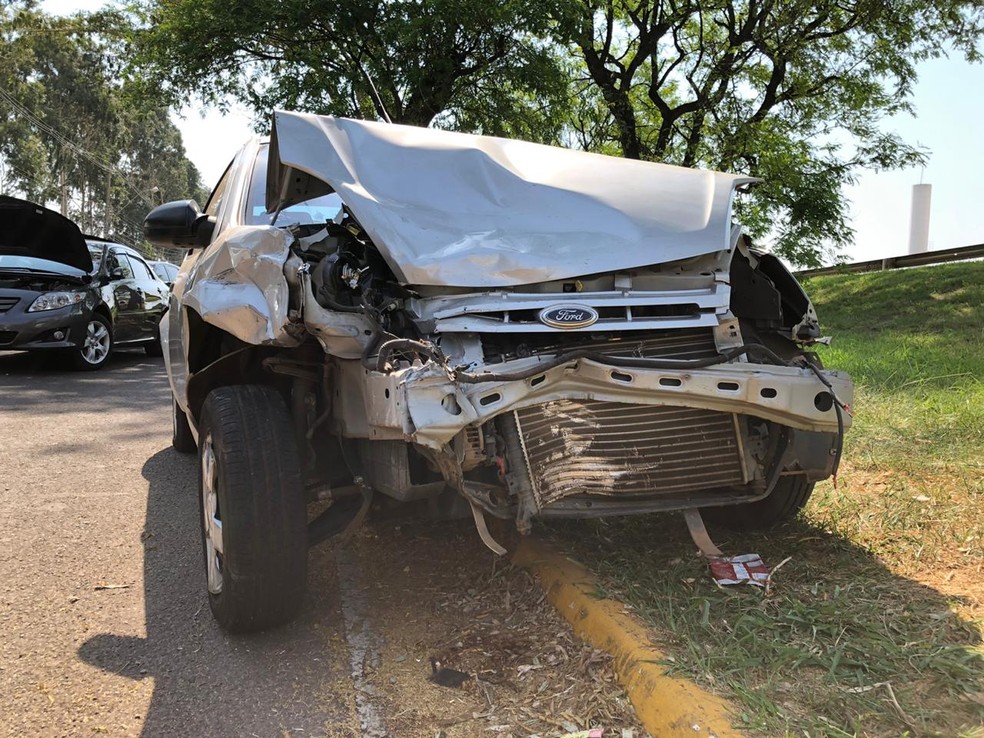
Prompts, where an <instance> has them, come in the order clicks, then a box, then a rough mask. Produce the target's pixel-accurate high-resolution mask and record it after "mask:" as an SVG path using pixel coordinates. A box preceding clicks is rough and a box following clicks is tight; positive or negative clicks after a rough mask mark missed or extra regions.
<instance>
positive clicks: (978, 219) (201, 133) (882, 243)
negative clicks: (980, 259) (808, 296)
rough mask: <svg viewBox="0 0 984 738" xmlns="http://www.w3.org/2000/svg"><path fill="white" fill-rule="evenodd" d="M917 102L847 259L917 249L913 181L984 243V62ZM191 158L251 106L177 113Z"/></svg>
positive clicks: (244, 121) (242, 130) (211, 158)
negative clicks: (919, 164)
mask: <svg viewBox="0 0 984 738" xmlns="http://www.w3.org/2000/svg"><path fill="white" fill-rule="evenodd" d="M105 4H106V3H105V2H104V0H45V2H43V3H42V7H43V8H44V9H45V11H47V12H49V13H52V14H56V15H61V14H69V13H73V12H77V11H80V10H86V11H89V10H96V9H98V8H99V7H101V6H103V5H105ZM917 71H918V82H917V83H916V85H915V87H914V90H913V96H912V102H913V105H914V107H915V114H914V115H909V114H904V115H899V116H896V117H893V118H890V119H886V120H885V121H884V123H883V128H884V129H885V130H886V131H893V132H895V133H898V134H899V135H900V136H901V137H902V139H903V140H904V141H906V142H907V143H910V144H917V145H919V146H921V147H924V148H926V149H928V151H929V162H928V164H927V166H926V167H925V168H924V169H921V168H917V169H907V170H898V171H890V172H879V173H875V172H866V173H863V174H862V175H861V176H860V177H859V179H858V183H857V184H856V185H850V186H847V187H845V193H846V195H847V197H848V199H849V200H850V201H851V225H852V227H853V228H854V230H855V238H854V244H853V246H850V247H849V248H847V249H846V250H845V252H844V254H845V256H846V257H847V261H849V262H853V261H866V260H869V259H881V258H885V257H890V256H900V255H902V254H905V253H907V252H908V248H909V216H910V207H911V201H912V186H913V185H915V184H919V183H920V182H923V183H926V184H931V185H932V209H931V212H930V223H929V249H930V250H931V251H932V250H935V249H948V248H954V247H959V246H970V245H973V244H979V243H984V137H982V136H981V135H980V133H979V131H980V130H981V121H984V66H982V65H980V64H969V63H967V62H966V61H964V59H963V58H962V57H961V56H959V55H954V56H952V57H951V58H948V59H947V58H943V59H934V60H930V61H927V62H924V63H922V64H921V65H919V67H918V68H917ZM175 123H176V124H177V126H178V128H179V129H180V130H181V133H182V136H183V138H184V144H185V150H186V151H187V155H188V158H189V159H190V160H191V161H192V162H194V164H195V165H196V166H197V167H198V170H199V171H200V172H201V173H202V179H203V180H204V182H205V185H206V187H208V188H211V187H212V185H214V184H215V182H216V181H217V180H218V178H219V177H220V176H221V174H222V172H223V171H224V170H225V167H226V165H227V164H228V163H229V162H230V161H231V160H232V157H233V155H234V154H235V153H236V151H237V150H238V149H239V147H240V146H241V145H242V143H243V142H244V141H245V140H246V139H247V138H249V136H250V135H252V133H251V129H250V115H249V113H248V112H246V110H245V109H243V108H235V107H234V108H233V109H232V110H230V111H229V112H228V113H226V114H223V113H221V112H219V111H218V110H216V109H202V108H201V107H200V106H197V105H195V104H194V103H191V104H189V105H188V106H186V107H185V109H184V110H182V111H181V113H180V114H179V115H177V116H176V117H175Z"/></svg>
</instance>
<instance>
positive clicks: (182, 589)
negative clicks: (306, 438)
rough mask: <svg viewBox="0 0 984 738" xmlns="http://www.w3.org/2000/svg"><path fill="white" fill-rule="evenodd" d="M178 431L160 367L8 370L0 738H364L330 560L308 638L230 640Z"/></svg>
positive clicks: (295, 630) (1, 395) (150, 362)
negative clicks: (211, 596)
mask: <svg viewBox="0 0 984 738" xmlns="http://www.w3.org/2000/svg"><path fill="white" fill-rule="evenodd" d="M170 428H171V423H170V405H169V394H168V388H167V382H166V379H165V376H164V372H163V362H162V360H161V359H152V358H148V357H145V356H144V355H143V352H142V351H138V352H125V353H119V354H116V355H114V356H113V357H112V359H111V363H110V364H109V365H108V367H107V368H106V369H104V370H102V371H99V372H95V373H88V374H80V373H77V372H72V371H70V370H68V369H66V368H64V367H63V366H61V365H60V363H59V362H58V361H56V360H53V359H47V358H46V357H42V356H38V355H34V356H32V355H28V354H14V353H0V735H3V736H62V735H64V736H78V735H144V736H252V735H256V736H283V735H296V736H315V735H331V736H334V735H338V736H344V735H356V734H358V733H359V732H360V731H359V730H358V728H357V727H356V726H357V722H356V721H357V712H356V711H355V710H354V709H353V704H354V697H353V694H352V693H353V687H352V679H351V677H350V672H351V663H350V658H349V653H348V650H347V649H346V648H345V647H344V644H345V636H344V633H343V630H344V625H343V624H344V620H343V617H342V613H341V609H340V605H339V594H338V593H339V587H337V586H335V583H334V582H333V581H332V579H333V578H334V577H335V571H336V567H335V566H334V565H332V562H331V561H330V556H331V554H330V551H329V550H327V549H325V550H315V551H314V552H312V561H311V566H310V571H311V582H310V587H309V592H310V594H309V597H308V600H307V604H306V607H305V609H304V612H303V614H302V616H301V618H300V619H299V620H298V621H297V622H295V623H294V624H292V625H290V626H288V627H287V628H283V629H280V630H278V631H275V632H272V633H268V634H261V635H259V636H252V637H249V638H237V637H230V636H228V635H226V634H225V633H223V632H222V631H221V630H219V628H218V627H217V626H216V625H215V623H214V621H213V620H212V617H211V614H210V612H209V609H208V605H207V603H206V601H205V599H204V596H203V587H202V586H201V585H202V583H201V581H200V580H201V578H202V576H203V574H202V565H201V559H200V556H201V554H200V548H199V547H200V542H199V533H198V527H197V526H198V519H197V515H198V503H197V497H196V494H197V491H196V476H195V472H196V462H195V459H194V457H193V456H185V455H182V454H178V453H177V452H175V451H174V450H173V449H171V446H170Z"/></svg>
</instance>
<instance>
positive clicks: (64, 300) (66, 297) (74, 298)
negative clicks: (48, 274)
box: [27, 292, 85, 313]
mask: <svg viewBox="0 0 984 738" xmlns="http://www.w3.org/2000/svg"><path fill="white" fill-rule="evenodd" d="M83 300H85V293H84V292H45V293H44V294H43V295H41V297H39V298H38V299H37V300H35V301H34V302H32V303H31V307H29V308H28V309H27V312H29V313H36V312H39V311H41V310H57V309H58V308H63V307H68V306H69V305H78V304H79V303H80V302H82V301H83Z"/></svg>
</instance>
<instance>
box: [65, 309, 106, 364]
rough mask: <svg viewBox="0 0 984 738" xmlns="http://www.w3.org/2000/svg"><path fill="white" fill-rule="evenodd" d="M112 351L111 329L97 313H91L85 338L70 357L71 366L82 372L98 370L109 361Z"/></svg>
mask: <svg viewBox="0 0 984 738" xmlns="http://www.w3.org/2000/svg"><path fill="white" fill-rule="evenodd" d="M112 350H113V327H112V326H111V325H110V324H109V321H108V320H107V319H106V318H105V317H104V316H102V315H100V314H99V313H93V314H92V316H91V317H90V318H89V322H88V323H86V326H85V338H84V340H83V341H82V346H81V348H78V349H76V350H75V353H74V354H73V355H72V364H73V365H74V366H75V368H76V369H78V370H79V371H83V372H88V371H93V370H94V369H99V368H100V367H101V366H102V365H103V364H105V363H106V362H107V361H108V360H109V352H110V351H112Z"/></svg>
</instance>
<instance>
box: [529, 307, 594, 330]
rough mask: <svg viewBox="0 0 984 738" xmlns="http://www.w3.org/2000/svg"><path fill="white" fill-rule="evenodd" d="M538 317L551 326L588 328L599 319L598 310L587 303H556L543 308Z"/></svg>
mask: <svg viewBox="0 0 984 738" xmlns="http://www.w3.org/2000/svg"><path fill="white" fill-rule="evenodd" d="M538 318H539V320H540V322H541V323H543V324H544V325H549V326H550V327H551V328H566V329H571V328H587V327H588V326H589V325H593V324H594V323H595V322H596V321H597V320H598V311H597V310H595V309H594V308H589V307H587V306H586V305H554V306H552V307H548V308H544V309H543V310H541V311H540V315H539V316H538Z"/></svg>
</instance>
